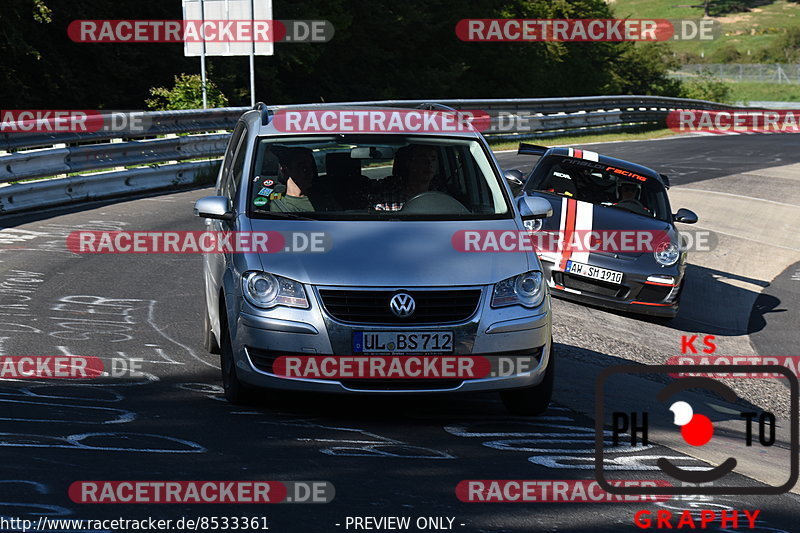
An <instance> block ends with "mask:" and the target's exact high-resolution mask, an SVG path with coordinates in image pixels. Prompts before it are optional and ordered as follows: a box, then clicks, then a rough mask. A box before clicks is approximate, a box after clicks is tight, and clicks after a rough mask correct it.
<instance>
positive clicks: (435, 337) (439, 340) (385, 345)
mask: <svg viewBox="0 0 800 533" xmlns="http://www.w3.org/2000/svg"><path fill="white" fill-rule="evenodd" d="M452 351H453V332H452V331H356V332H354V333H353V352H354V353H365V354H402V353H416V354H424V353H452Z"/></svg>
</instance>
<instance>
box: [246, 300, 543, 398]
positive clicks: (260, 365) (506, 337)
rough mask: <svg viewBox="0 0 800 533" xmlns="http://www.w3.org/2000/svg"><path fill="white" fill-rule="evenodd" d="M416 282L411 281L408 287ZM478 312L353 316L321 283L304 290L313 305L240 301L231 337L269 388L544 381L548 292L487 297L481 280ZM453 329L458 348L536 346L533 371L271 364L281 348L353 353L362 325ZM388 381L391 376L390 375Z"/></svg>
mask: <svg viewBox="0 0 800 533" xmlns="http://www.w3.org/2000/svg"><path fill="white" fill-rule="evenodd" d="M408 288H409V289H410V287H408ZM480 288H481V289H482V291H481V297H480V301H479V303H478V306H477V310H476V312H475V313H474V314H473V315H472V316H471V317H470V318H469V319H467V320H464V321H462V322H459V323H454V324H436V325H434V324H426V325H415V326H402V327H401V326H398V325H396V324H350V323H344V322H341V321H338V320H335V319H334V318H332V317H331V316H330V315H329V314H328V313H327V311H326V310H325V309H323V308H322V306H321V305H320V299H319V296H318V292H317V291H316V290H309V288H308V287H306V291H307V293H308V296H309V304H310V308H309V309H295V308H288V307H277V308H274V309H270V310H261V309H255V308H252V307H250V306H249V305H248V304H246V303H244V302H243V303H242V305H241V311H240V312H239V314H238V319H237V320H236V322H235V328H234V331H232V332H231V333H232V335H231V341H232V344H233V349H234V359H235V364H236V368H237V375H238V377H239V379H240V380H242V381H243V382H245V383H248V384H250V385H254V386H257V387H263V388H273V389H284V390H297V391H315V392H329V393H358V394H365V393H366V394H369V393H372V394H387V393H414V394H418V393H438V392H454V391H464V392H467V391H487V390H506V389H514V388H520V387H528V386H534V385H538V384H539V383H540V382H541V381H542V379H543V378H544V371H545V368H546V367H547V363H548V362H549V359H550V357H551V356H552V354H551V346H550V339H551V336H552V332H551V314H550V297H549V295H548V296H546V297H545V299H544V302H543V303H542V304H541V305H540V306H539V307H537V308H535V309H526V308H524V307H522V306H508V307H502V308H499V309H493V308H491V306H490V305H489V296H488V295H489V294H490V287H480ZM387 330H391V331H412V330H413V331H432V332H436V331H442V330H447V331H452V332H453V335H454V342H453V348H454V349H453V355H496V354H510V353H513V354H515V357H519V354H521V353H525V354H527V353H530V354H532V355H531V357H533V358H534V360H533V364H531V365H530V366H528V368H530V370H529V371H526V372H524V373H519V374H514V375H511V376H503V377H486V378H481V379H467V380H439V381H437V380H430V379H427V380H411V379H396V380H381V383H380V386H379V387H376V383H377V380H374V379H362V380H341V381H338V380H328V379H310V378H286V377H282V376H278V375H276V374H273V373H272V372H270V369H271V367H270V359H274V358H275V357H277V356H279V355H301V356H302V355H309V356H313V355H317V356H321V355H333V356H336V355H353V350H352V342H353V341H352V339H353V333H354V332H356V331H362V332H368V331H387ZM387 381H390V382H391V383H386V382H387Z"/></svg>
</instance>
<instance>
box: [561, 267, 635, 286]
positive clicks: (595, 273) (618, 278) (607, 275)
mask: <svg viewBox="0 0 800 533" xmlns="http://www.w3.org/2000/svg"><path fill="white" fill-rule="evenodd" d="M567 272H569V273H570V274H575V275H576V276H583V277H584V278H592V279H596V280H600V281H605V282H608V283H616V284H617V285H619V284H620V283H622V272H618V271H616V270H609V269H608V268H600V267H596V266H592V265H587V264H585V263H576V262H575V261H567Z"/></svg>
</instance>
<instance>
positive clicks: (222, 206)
mask: <svg viewBox="0 0 800 533" xmlns="http://www.w3.org/2000/svg"><path fill="white" fill-rule="evenodd" d="M228 204H229V201H228V199H227V198H225V197H224V196H206V197H205V198H200V199H199V200H197V201H196V202H195V203H194V216H196V217H203V218H216V219H219V220H233V211H231V209H230V207H228Z"/></svg>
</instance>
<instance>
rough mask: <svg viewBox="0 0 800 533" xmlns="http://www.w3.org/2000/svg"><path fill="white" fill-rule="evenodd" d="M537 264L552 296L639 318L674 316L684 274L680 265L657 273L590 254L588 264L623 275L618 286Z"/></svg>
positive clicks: (549, 263) (548, 263)
mask: <svg viewBox="0 0 800 533" xmlns="http://www.w3.org/2000/svg"><path fill="white" fill-rule="evenodd" d="M540 259H541V258H540ZM541 263H542V269H543V271H544V274H545V277H546V278H547V283H548V286H549V287H550V290H551V291H552V294H553V296H557V297H559V298H564V299H566V300H571V301H576V302H583V303H589V304H593V305H597V306H601V307H606V308H609V309H615V310H620V311H627V312H634V313H639V314H643V315H650V316H657V317H665V318H673V317H675V316H676V315H677V314H678V307H679V303H680V291H681V285H682V283H683V273H684V268H683V265H682V262H679V263H677V264H676V265H673V266H671V267H666V268H662V269H660V270H656V268H653V269H651V270H643V269H641V268H640V267H639V265H637V259H618V258H609V257H606V256H602V255H598V254H594V255H592V257H591V258H590V260H589V261H588V263H589V264H591V265H593V266H598V267H601V268H608V269H611V270H617V271H621V272H623V275H622V283H621V284H620V285H615V284H611V283H604V282H599V281H595V280H592V279H589V278H585V277H580V276H575V275H572V274H568V273H566V272H563V271H561V270H560V269H557V268H555V265H554V263H553V262H552V261H547V260H546V259H541ZM657 278H671V279H672V281H671V282H669V283H665V282H663V281H661V280H657Z"/></svg>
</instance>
